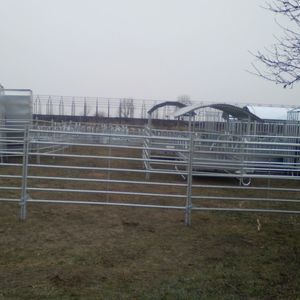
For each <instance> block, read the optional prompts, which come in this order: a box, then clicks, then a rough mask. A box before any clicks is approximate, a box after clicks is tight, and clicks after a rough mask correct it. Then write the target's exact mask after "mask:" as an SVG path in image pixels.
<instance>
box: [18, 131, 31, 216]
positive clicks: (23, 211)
mask: <svg viewBox="0 0 300 300" xmlns="http://www.w3.org/2000/svg"><path fill="white" fill-rule="evenodd" d="M28 152H29V128H28V126H26V127H25V130H24V145H23V167H22V190H21V199H20V206H21V209H20V220H22V221H23V220H25V219H26V214H27V175H28Z"/></svg>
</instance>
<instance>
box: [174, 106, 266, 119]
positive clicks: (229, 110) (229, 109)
mask: <svg viewBox="0 0 300 300" xmlns="http://www.w3.org/2000/svg"><path fill="white" fill-rule="evenodd" d="M207 107H210V108H214V109H218V110H221V111H223V112H224V113H226V114H228V115H231V116H233V117H234V118H237V119H239V120H245V119H249V118H250V120H252V121H258V122H262V121H263V120H262V119H261V118H259V117H258V116H256V115H255V114H253V113H251V112H249V111H247V110H245V109H242V108H240V107H238V106H235V105H231V104H224V103H216V104H210V105H199V104H196V105H191V106H187V107H184V108H181V109H180V110H178V111H177V112H176V113H175V117H180V116H184V115H190V114H191V113H194V112H195V110H198V109H201V108H207Z"/></svg>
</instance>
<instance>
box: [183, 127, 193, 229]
mask: <svg viewBox="0 0 300 300" xmlns="http://www.w3.org/2000/svg"><path fill="white" fill-rule="evenodd" d="M188 155H189V157H188V165H187V171H188V174H187V191H186V205H185V225H187V226H191V223H192V220H191V219H192V216H191V213H192V186H193V156H194V133H193V132H190V141H189V153H188Z"/></svg>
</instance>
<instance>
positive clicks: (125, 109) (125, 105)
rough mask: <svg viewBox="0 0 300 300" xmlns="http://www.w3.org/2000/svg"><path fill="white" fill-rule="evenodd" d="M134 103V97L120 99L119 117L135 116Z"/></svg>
mask: <svg viewBox="0 0 300 300" xmlns="http://www.w3.org/2000/svg"><path fill="white" fill-rule="evenodd" d="M133 117H134V104H133V99H126V98H125V99H120V103H119V118H133Z"/></svg>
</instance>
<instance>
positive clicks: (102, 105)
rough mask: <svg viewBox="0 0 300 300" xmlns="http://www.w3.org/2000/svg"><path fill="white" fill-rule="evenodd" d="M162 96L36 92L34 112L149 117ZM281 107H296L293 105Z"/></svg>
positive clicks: (207, 115)
mask: <svg viewBox="0 0 300 300" xmlns="http://www.w3.org/2000/svg"><path fill="white" fill-rule="evenodd" d="M160 102H163V100H146V99H133V98H103V97H75V96H55V95H34V96H33V113H34V114H36V115H60V116H82V117H93V116H96V117H106V118H135V119H147V111H148V110H149V109H150V108H151V107H153V106H154V105H156V104H158V103H160ZM196 103H199V104H202V105H208V104H212V103H213V102H209V101H193V104H196ZM232 104H234V105H236V106H239V107H243V106H245V105H256V106H270V107H272V106H273V107H274V106H279V105H271V104H257V103H255V104H254V103H232ZM281 107H287V108H291V109H293V108H295V106H293V105H281ZM175 110H176V108H175V107H169V106H165V107H162V108H161V109H159V110H157V111H155V112H154V115H153V116H152V117H153V118H154V119H164V120H166V119H173V113H174V112H175ZM196 120H203V121H205V120H210V121H222V113H221V112H218V111H216V110H213V109H211V108H205V109H202V110H201V111H199V112H198V113H197V116H196Z"/></svg>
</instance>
